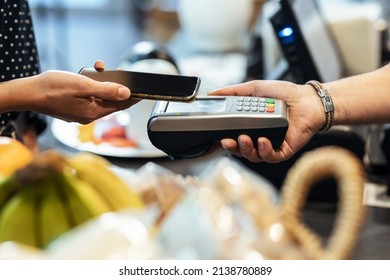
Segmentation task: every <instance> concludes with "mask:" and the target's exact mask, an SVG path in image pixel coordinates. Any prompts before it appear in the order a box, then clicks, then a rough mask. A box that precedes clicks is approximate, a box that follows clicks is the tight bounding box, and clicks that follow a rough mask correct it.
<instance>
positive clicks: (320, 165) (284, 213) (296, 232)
mask: <svg viewBox="0 0 390 280" xmlns="http://www.w3.org/2000/svg"><path fill="white" fill-rule="evenodd" d="M329 177H333V178H334V179H335V180H336V182H337V186H338V191H339V205H338V209H337V213H336V219H335V222H334V226H333V229H332V232H331V235H330V237H329V239H328V241H327V242H326V244H323V242H322V240H321V238H320V237H319V236H318V235H317V234H316V233H315V232H314V231H313V230H311V229H310V228H308V227H307V226H306V225H305V224H304V223H303V221H302V217H301V213H302V209H303V207H304V204H305V201H306V199H307V196H308V193H309V191H310V188H311V187H312V186H313V185H314V183H316V182H318V181H320V180H321V179H324V178H329ZM364 183H365V172H364V168H363V165H362V163H361V161H360V160H358V159H357V157H356V156H355V155H354V154H352V153H351V152H349V151H347V150H345V149H342V148H339V147H333V146H331V147H323V148H319V149H316V150H313V151H311V152H307V153H305V154H304V155H303V156H302V157H301V158H300V159H299V160H298V161H297V162H296V164H295V165H294V166H293V167H292V168H291V169H290V170H289V172H288V174H287V177H286V180H285V183H284V185H283V188H282V190H281V201H280V205H279V210H280V213H281V214H280V222H281V224H283V225H284V227H285V229H286V235H288V236H289V237H290V239H292V240H294V242H295V245H296V246H298V247H299V248H300V249H301V250H302V251H303V253H304V255H305V256H306V257H307V258H308V259H347V258H349V257H350V255H351V253H352V252H353V249H354V247H355V245H356V242H357V239H358V236H359V232H360V229H361V226H362V224H363V221H364V217H365V208H364V206H363V204H362V201H363V190H364Z"/></svg>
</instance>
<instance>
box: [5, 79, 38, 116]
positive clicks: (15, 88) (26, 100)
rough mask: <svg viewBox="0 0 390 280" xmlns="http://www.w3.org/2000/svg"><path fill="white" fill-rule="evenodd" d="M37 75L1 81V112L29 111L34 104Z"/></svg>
mask: <svg viewBox="0 0 390 280" xmlns="http://www.w3.org/2000/svg"><path fill="white" fill-rule="evenodd" d="M34 80H35V77H29V78H21V79H15V80H11V81H8V82H3V83H0V113H5V112H10V111H29V110H30V109H31V107H32V106H31V105H32V104H34V98H35V96H34V89H35V82H34Z"/></svg>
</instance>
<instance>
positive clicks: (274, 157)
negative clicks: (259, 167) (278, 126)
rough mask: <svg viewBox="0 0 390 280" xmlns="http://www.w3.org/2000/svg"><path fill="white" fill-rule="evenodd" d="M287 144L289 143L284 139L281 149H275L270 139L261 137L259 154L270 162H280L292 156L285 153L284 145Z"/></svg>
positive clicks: (258, 143) (258, 142)
mask: <svg viewBox="0 0 390 280" xmlns="http://www.w3.org/2000/svg"><path fill="white" fill-rule="evenodd" d="M286 145H287V143H286V142H285V141H284V142H283V143H282V145H281V146H280V148H279V149H274V148H273V146H272V143H271V141H270V140H269V139H267V138H264V137H261V138H259V139H258V140H257V147H258V153H259V156H260V157H261V158H262V159H263V160H264V161H266V162H269V163H278V162H281V161H285V160H287V159H289V158H290V156H288V155H287V154H286V153H285V151H284V150H285V149H283V146H286Z"/></svg>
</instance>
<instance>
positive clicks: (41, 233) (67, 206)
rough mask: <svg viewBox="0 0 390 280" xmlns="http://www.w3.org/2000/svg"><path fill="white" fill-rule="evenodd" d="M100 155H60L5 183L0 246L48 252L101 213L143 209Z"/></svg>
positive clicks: (0, 189) (40, 159) (39, 160)
mask: <svg viewBox="0 0 390 280" xmlns="http://www.w3.org/2000/svg"><path fill="white" fill-rule="evenodd" d="M109 167H110V164H109V162H107V161H106V160H105V159H103V158H101V157H100V156H97V155H93V154H88V153H80V154H78V155H75V156H64V155H62V154H59V153H58V152H55V151H46V152H43V153H40V154H38V155H37V156H36V157H35V158H34V159H33V161H32V162H31V163H30V164H29V165H27V166H26V167H25V168H22V169H20V170H18V171H16V172H15V173H14V174H13V175H12V176H10V177H8V178H6V179H5V180H4V181H3V182H0V242H1V241H15V242H20V243H25V244H28V245H32V246H35V247H38V248H45V247H46V246H47V245H48V244H49V243H50V242H51V241H52V240H54V239H56V238H57V237H59V236H60V235H61V234H62V233H65V232H67V231H68V230H70V229H72V228H74V227H76V226H77V225H79V224H81V223H83V222H85V221H87V220H89V219H91V218H93V217H96V216H98V215H100V214H103V213H106V212H111V211H118V210H121V209H124V208H142V207H143V206H144V205H143V202H142V200H141V198H140V196H139V195H138V193H136V192H134V191H133V190H132V189H131V188H130V187H129V186H128V185H127V184H126V183H125V182H123V181H122V180H121V179H120V178H119V177H117V176H116V174H115V173H113V172H112V171H111V170H110V168H109Z"/></svg>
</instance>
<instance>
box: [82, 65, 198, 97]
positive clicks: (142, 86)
mask: <svg viewBox="0 0 390 280" xmlns="http://www.w3.org/2000/svg"><path fill="white" fill-rule="evenodd" d="M79 74H81V75H84V76H87V77H89V78H91V79H94V80H96V81H100V82H115V83H118V84H122V85H124V86H126V87H128V88H129V89H130V91H131V97H132V98H140V99H152V100H166V101H179V102H191V101H193V100H194V99H195V97H196V95H197V94H198V90H199V86H200V79H199V78H198V77H195V76H181V75H167V74H156V73H144V72H134V71H125V70H103V71H96V69H95V68H87V67H84V68H82V69H81V70H80V71H79Z"/></svg>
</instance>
